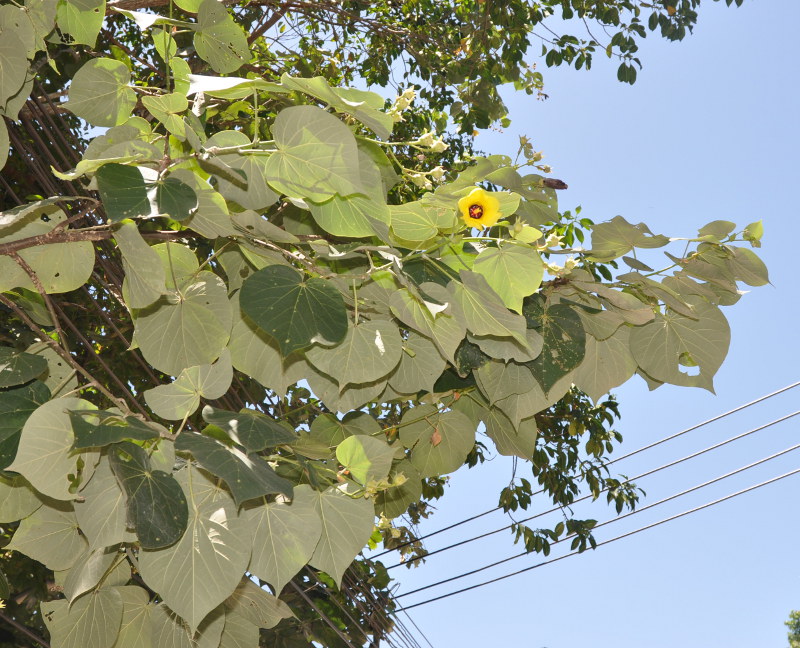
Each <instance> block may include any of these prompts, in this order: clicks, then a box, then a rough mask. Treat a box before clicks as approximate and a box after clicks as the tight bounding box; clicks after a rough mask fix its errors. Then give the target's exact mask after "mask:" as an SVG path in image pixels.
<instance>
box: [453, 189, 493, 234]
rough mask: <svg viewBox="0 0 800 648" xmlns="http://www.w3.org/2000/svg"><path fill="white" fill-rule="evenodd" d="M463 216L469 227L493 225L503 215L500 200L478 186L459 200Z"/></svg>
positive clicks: (479, 227) (480, 227)
mask: <svg viewBox="0 0 800 648" xmlns="http://www.w3.org/2000/svg"><path fill="white" fill-rule="evenodd" d="M458 209H459V210H460V211H461V218H462V219H463V220H464V222H465V223H466V224H467V225H468V226H469V227H477V228H478V229H482V228H484V227H491V226H492V225H494V224H495V223H496V222H497V221H498V220H499V219H500V217H501V216H502V215H503V214H502V213H500V201H499V200H497V198H495V197H494V196H493V195H492V194H491V193H489V192H488V191H486V190H484V189H481V188H480V187H476V188H475V189H473V190H472V191H470V193H469V195H467V196H464V197H463V198H461V199H460V200H459V201H458Z"/></svg>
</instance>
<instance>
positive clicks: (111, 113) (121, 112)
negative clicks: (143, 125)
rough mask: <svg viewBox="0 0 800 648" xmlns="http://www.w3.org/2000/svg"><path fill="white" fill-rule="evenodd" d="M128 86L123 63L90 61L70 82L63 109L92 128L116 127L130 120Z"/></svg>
mask: <svg viewBox="0 0 800 648" xmlns="http://www.w3.org/2000/svg"><path fill="white" fill-rule="evenodd" d="M64 4H67V3H64ZM130 83H131V74H130V71H129V70H128V68H127V67H125V64H124V63H122V62H120V61H115V60H114V59H109V58H94V59H91V60H90V61H89V62H88V63H86V64H84V66H83V67H82V68H81V69H80V70H78V71H77V72H76V73H75V76H74V77H73V78H72V84H71V85H70V87H69V101H68V102H67V103H66V106H67V107H68V108H69V110H70V111H72V112H73V113H75V114H76V115H77V116H78V117H80V118H81V119H85V120H86V121H87V122H89V123H90V124H93V125H94V126H116V125H118V124H121V123H123V122H124V121H125V120H126V119H127V118H128V117H130V115H131V111H132V110H133V108H134V106H135V105H136V93H135V92H134V91H133V90H131V89H130V87H129V86H130Z"/></svg>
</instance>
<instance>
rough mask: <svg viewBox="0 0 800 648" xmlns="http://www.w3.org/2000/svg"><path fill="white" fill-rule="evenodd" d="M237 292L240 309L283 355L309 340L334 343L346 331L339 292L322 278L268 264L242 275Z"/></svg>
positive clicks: (308, 343) (343, 310)
mask: <svg viewBox="0 0 800 648" xmlns="http://www.w3.org/2000/svg"><path fill="white" fill-rule="evenodd" d="M240 295H241V296H240V298H239V303H240V304H241V307H242V310H243V311H244V313H245V314H246V315H247V316H248V317H250V319H252V320H253V322H255V324H256V325H257V326H258V327H259V328H260V329H262V330H264V331H265V332H266V333H268V334H270V335H271V336H272V337H274V338H275V340H276V341H277V343H278V345H279V346H280V348H281V353H282V354H283V356H284V357H286V356H287V355H289V354H290V353H291V352H292V351H295V350H297V349H302V348H304V347H307V346H309V345H310V344H311V343H312V342H322V343H324V344H335V343H337V342H339V341H341V340H342V339H343V338H344V336H345V333H347V311H346V309H345V305H344V301H343V300H342V296H341V295H340V294H339V292H338V291H337V290H336V288H334V287H333V285H332V284H330V283H329V282H327V281H325V280H324V279H309V280H304V279H303V277H302V275H300V274H299V273H298V272H297V271H295V270H293V269H292V268H288V267H286V266H278V265H275V266H269V267H266V268H264V269H262V270H259V271H258V272H256V273H255V274H253V275H252V276H250V277H249V278H248V279H246V280H245V282H244V284H243V285H242V290H241V293H240Z"/></svg>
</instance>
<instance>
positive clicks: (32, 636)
mask: <svg viewBox="0 0 800 648" xmlns="http://www.w3.org/2000/svg"><path fill="white" fill-rule="evenodd" d="M0 619H2V620H3V621H5V622H6V623H8V625H10V626H12V627H14V628H16V629H17V630H19V631H20V632H21V633H22V634H24V635H25V636H26V637H28V638H29V639H32V640H33V641H35V642H36V643H38V644H39V645H40V646H43V647H44V648H50V644H49V643H47V642H46V641H45V640H44V639H43V638H42V637H40V636H39V635H37V634H36V633H35V632H34V631H33V630H31V629H30V628H28V627H27V626H24V625H22V624H21V623H19V622H18V621H15V620H14V619H12V618H11V617H10V616H8V615H7V614H6V613H5V612H2V611H0Z"/></svg>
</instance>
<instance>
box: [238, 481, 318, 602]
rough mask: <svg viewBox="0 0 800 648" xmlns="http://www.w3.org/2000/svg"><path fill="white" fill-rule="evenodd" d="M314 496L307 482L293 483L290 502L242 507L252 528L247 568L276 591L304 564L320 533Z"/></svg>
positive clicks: (311, 552) (312, 550)
mask: <svg viewBox="0 0 800 648" xmlns="http://www.w3.org/2000/svg"><path fill="white" fill-rule="evenodd" d="M315 500H316V496H315V495H314V494H313V492H312V491H311V488H310V487H309V486H307V485H301V486H296V487H295V489H294V497H293V499H292V502H291V503H287V502H275V503H271V504H263V505H261V506H257V507H253V508H250V509H245V511H244V512H243V513H242V515H243V516H244V517H245V518H246V519H247V520H248V525H249V526H250V528H252V529H253V538H252V542H253V555H252V558H251V560H250V571H252V572H253V574H255V575H256V576H258V577H259V578H260V579H262V580H264V581H266V582H268V583H269V584H270V585H272V587H273V588H275V591H276V592H280V591H282V590H283V587H284V585H286V583H288V582H289V580H290V579H291V578H292V577H293V576H294V575H295V574H296V573H297V572H298V571H299V570H300V569H301V568H302V567H303V565H305V564H306V563H307V562H308V560H309V559H310V558H311V555H312V554H313V553H314V548H315V547H316V546H317V542H319V538H320V534H321V533H322V520H321V519H320V517H319V515H318V514H317V509H316V506H315Z"/></svg>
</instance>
